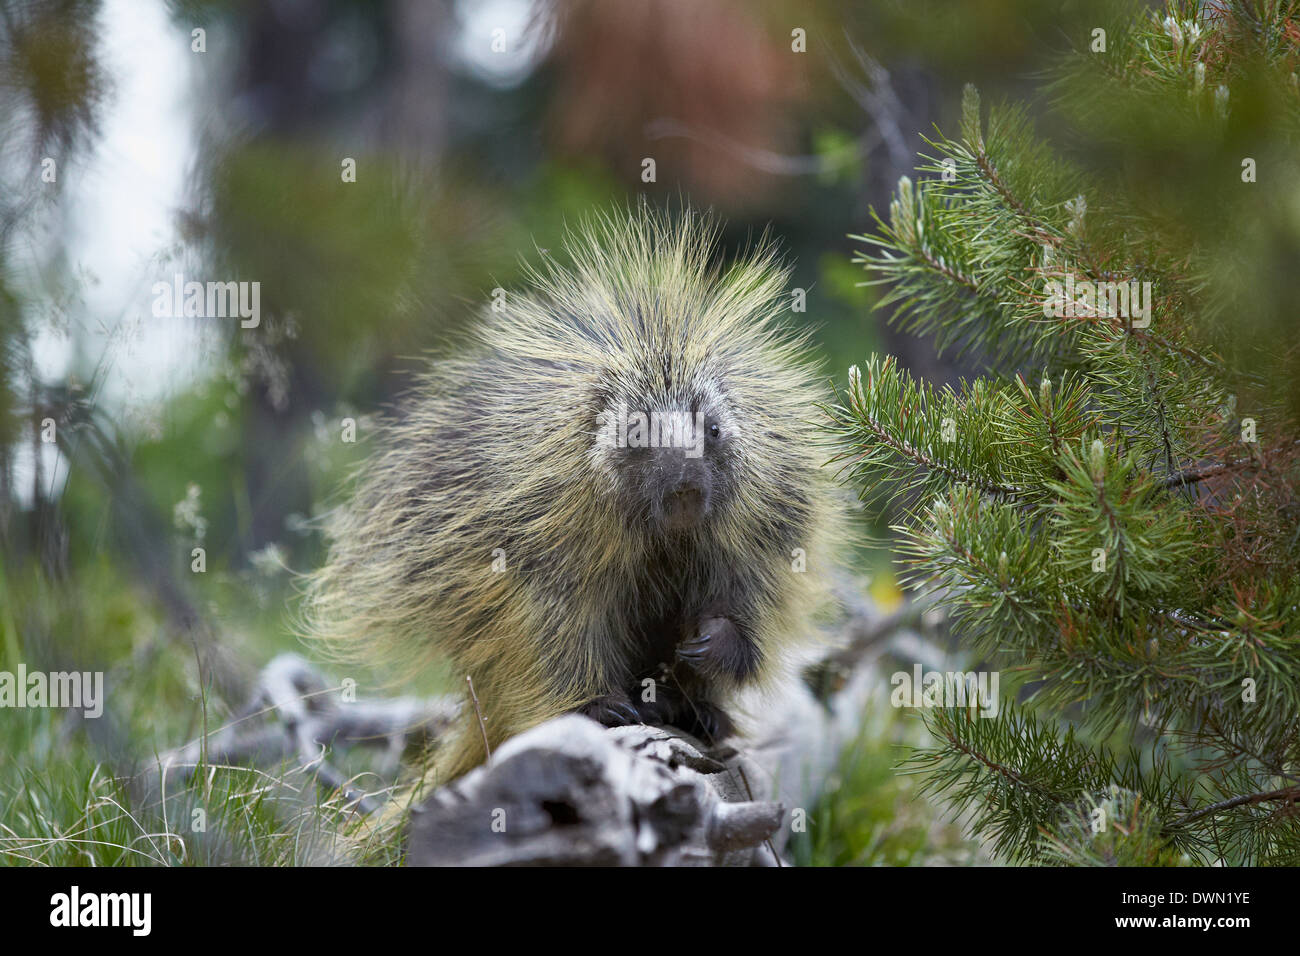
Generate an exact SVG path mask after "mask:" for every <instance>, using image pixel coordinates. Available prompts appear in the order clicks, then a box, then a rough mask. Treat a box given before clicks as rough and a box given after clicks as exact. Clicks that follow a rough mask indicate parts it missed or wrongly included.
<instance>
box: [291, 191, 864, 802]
mask: <svg viewBox="0 0 1300 956" xmlns="http://www.w3.org/2000/svg"><path fill="white" fill-rule="evenodd" d="M717 235H718V227H717V225H716V223H715V222H713V221H712V220H711V219H710V218H709V217H707V216H702V215H700V214H698V213H692V212H690V211H687V212H686V213H685V214H682V215H680V216H677V217H673V216H669V215H667V214H659V213H653V212H647V211H646V210H645V209H644V208H642V209H641V210H638V211H629V212H626V213H616V214H612V215H608V216H598V217H594V218H592V219H591V220H589V221H587V222H586V223H585V224H584V225H582V226H580V227H578V228H576V229H574V230H571V231H570V232H569V233H568V235H567V237H566V240H565V250H564V251H565V255H566V257H567V259H568V260H569V263H570V264H569V265H567V266H566V265H561V264H559V263H558V262H557V261H556V258H557V257H550V256H545V255H543V256H542V265H540V266H537V267H528V268H527V271H526V275H525V279H526V284H527V288H526V290H525V291H523V292H518V293H513V294H509V295H506V296H505V297H504V302H503V304H502V307H501V308H500V309H499V310H495V309H493V310H485V312H484V315H483V316H482V319H481V321H480V322H479V323H478V324H477V325H476V326H475V327H474V329H473V331H472V332H471V333H470V334H469V341H468V342H467V343H465V345H464V347H463V348H461V349H460V350H459V351H457V352H456V353H455V355H454V356H453V357H450V358H447V359H445V360H443V361H438V362H434V363H431V365H430V367H429V368H428V369H427V371H426V372H424V373H423V374H422V376H421V377H420V378H419V380H418V382H417V384H416V385H415V387H414V389H413V391H412V394H411V395H410V396H408V401H407V402H406V405H405V409H404V413H403V414H401V415H400V416H397V417H395V418H393V419H391V420H388V421H386V422H385V423H384V424H383V426H382V431H383V435H382V436H381V441H382V443H383V446H384V450H383V451H382V453H380V454H378V455H377V457H374V458H373V459H372V460H370V461H368V462H366V463H365V464H364V466H363V467H362V468H361V469H360V471H359V472H358V474H357V476H356V477H355V487H354V491H353V496H352V498H351V500H350V502H348V503H347V504H345V505H344V506H342V507H340V508H339V509H337V510H336V511H335V512H334V513H333V515H332V516H331V519H330V521H329V525H328V529H327V534H328V537H329V540H330V544H331V549H330V554H329V558H328V561H327V562H326V564H325V565H324V566H323V568H322V569H321V570H320V571H319V572H318V573H317V574H315V575H314V577H313V578H312V580H311V582H310V585H309V590H308V600H307V602H306V605H305V607H306V609H307V614H308V617H307V622H308V624H307V626H308V632H309V633H310V634H312V635H314V636H319V637H322V638H324V639H326V640H328V641H329V642H331V643H332V644H333V645H335V646H336V647H339V648H341V649H342V650H343V651H344V652H345V653H347V654H348V655H349V656H351V657H354V658H357V659H359V660H361V661H363V662H366V663H369V664H376V663H384V662H386V663H389V664H393V663H397V664H399V665H401V666H402V667H403V668H405V669H408V672H409V668H413V667H419V666H422V665H426V664H428V663H430V662H432V661H433V660H434V659H436V658H444V659H446V660H447V661H449V662H450V664H451V667H452V668H453V673H455V674H456V675H458V676H459V677H460V678H461V679H463V678H464V677H465V676H468V677H469V678H470V679H471V681H472V686H473V689H474V693H475V696H476V697H477V701H478V707H477V709H478V710H479V711H480V712H481V713H482V715H483V718H484V719H483V721H482V727H480V726H479V721H478V719H477V716H476V713H475V708H474V707H470V706H467V707H466V708H465V711H464V717H465V726H464V728H463V729H462V731H461V732H460V733H458V734H457V735H456V737H455V739H454V742H453V743H450V744H449V745H448V746H447V747H446V748H445V749H442V750H440V751H439V752H438V753H437V754H436V755H435V761H434V770H433V772H432V774H431V777H432V779H433V780H435V781H438V782H442V781H446V780H449V779H452V778H454V777H456V776H458V775H460V774H461V773H464V772H465V771H467V770H468V769H470V768H472V767H474V766H476V765H477V764H479V763H481V762H482V761H483V759H484V758H485V740H484V738H485V737H486V741H487V743H488V744H489V745H490V746H491V747H495V746H496V745H497V744H498V743H500V742H501V741H503V740H505V739H506V738H508V737H510V736H512V735H514V734H516V733H518V732H520V731H522V730H525V729H527V728H529V727H531V726H533V725H536V724H538V723H540V722H542V721H544V720H547V719H549V718H551V717H554V716H557V715H559V714H562V713H566V712H570V711H577V712H580V713H584V714H587V715H588V716H591V717H593V718H595V719H596V720H598V721H600V722H602V723H604V724H606V725H610V726H614V725H619V724H626V723H651V724H660V725H670V726H675V727H677V728H680V729H682V730H685V731H687V732H689V733H692V734H694V735H696V736H697V737H700V738H701V739H703V740H705V741H707V742H709V743H713V742H716V741H718V740H720V739H722V738H724V737H726V736H727V735H728V734H729V733H731V732H732V731H733V729H734V725H733V721H732V715H731V713H730V712H729V710H728V709H727V708H726V704H727V700H728V697H729V695H731V694H732V693H733V692H734V691H736V690H738V689H740V688H742V687H745V686H747V685H762V684H763V682H764V681H765V679H768V678H770V677H772V675H774V674H776V673H777V672H778V671H779V670H781V668H782V666H783V663H784V662H785V661H786V660H787V659H788V656H789V651H790V649H791V648H792V647H794V646H797V645H798V644H799V643H800V642H801V641H804V640H806V639H808V638H809V637H810V636H811V635H813V634H814V633H815V626H814V623H813V618H814V616H815V614H816V613H817V611H818V610H819V608H821V607H823V606H825V605H826V602H827V601H828V599H829V588H828V584H827V582H828V581H829V579H830V577H831V573H832V570H833V568H832V565H833V563H834V561H835V560H836V557H837V552H838V549H839V546H840V545H841V543H842V542H843V541H844V540H845V537H846V535H845V534H844V533H843V521H844V517H843V512H842V507H841V506H840V505H839V504H838V503H837V498H836V496H835V492H834V491H833V487H832V481H831V477H830V475H829V474H828V473H827V471H826V470H823V468H822V467H821V465H822V462H823V459H824V457H825V455H824V454H823V450H822V448H821V447H820V445H819V444H818V442H817V441H816V439H815V427H814V426H813V425H811V424H810V423H811V422H812V420H813V418H814V417H815V414H816V404H817V402H818V401H819V400H820V399H822V398H823V397H825V396H824V395H823V393H822V388H823V385H822V380H821V379H820V378H819V376H818V374H817V372H816V371H815V368H814V365H813V364H812V363H811V361H810V360H809V358H808V352H809V349H808V340H807V335H806V333H803V332H796V331H794V330H792V329H791V328H789V327H788V326H786V325H785V324H784V322H783V320H782V315H781V314H782V312H783V311H784V309H785V306H786V303H787V302H788V301H789V297H790V293H789V290H788V289H787V283H788V281H789V269H788V267H787V266H785V265H784V264H783V263H782V261H781V260H780V258H779V255H778V253H777V252H776V251H775V250H774V248H773V246H772V244H771V243H768V242H762V243H759V244H758V245H757V246H755V247H754V248H752V249H750V250H749V251H748V253H747V254H745V255H744V256H742V257H741V258H739V259H738V260H737V261H735V262H733V263H732V264H730V265H727V266H720V265H718V264H716V263H715V262H714V261H713V254H714V251H715V249H716V245H717Z"/></svg>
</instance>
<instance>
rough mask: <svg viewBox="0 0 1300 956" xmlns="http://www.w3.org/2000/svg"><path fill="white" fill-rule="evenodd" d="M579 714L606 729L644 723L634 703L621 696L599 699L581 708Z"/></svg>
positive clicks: (614, 695)
mask: <svg viewBox="0 0 1300 956" xmlns="http://www.w3.org/2000/svg"><path fill="white" fill-rule="evenodd" d="M577 712H578V713H580V714H582V715H583V716H584V717H590V718H591V719H592V720H594V721H596V722H597V723H599V724H602V725H603V726H605V727H623V726H626V725H627V724H640V723H643V722H644V721H643V719H642V717H641V714H640V712H639V711H638V710H637V708H636V706H635V705H634V704H633V703H632V701H631V700H630V699H628V698H627V697H626V696H624V695H620V694H606V695H605V696H604V697H597V698H596V699H595V700H592V701H590V702H588V703H586V704H584V705H582V706H581V707H579V708H578V711H577Z"/></svg>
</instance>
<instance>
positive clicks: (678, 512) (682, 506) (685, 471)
mask: <svg viewBox="0 0 1300 956" xmlns="http://www.w3.org/2000/svg"><path fill="white" fill-rule="evenodd" d="M672 465H674V466H675V467H672V469H671V472H670V473H669V475H667V476H665V477H666V478H667V481H666V482H665V486H666V491H665V493H664V500H663V515H664V521H665V524H667V526H668V527H669V528H671V529H674V530H682V529H684V528H690V527H693V526H695V525H697V524H699V523H700V522H701V521H702V520H704V518H705V517H707V515H708V513H709V483H708V476H707V474H706V473H705V471H704V468H703V466H702V464H701V463H700V462H699V461H696V460H693V459H689V458H682V457H681V456H680V454H679V455H678V456H676V459H675V461H673V462H672Z"/></svg>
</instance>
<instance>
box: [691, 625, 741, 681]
mask: <svg viewBox="0 0 1300 956" xmlns="http://www.w3.org/2000/svg"><path fill="white" fill-rule="evenodd" d="M677 659H678V660H679V661H682V662H683V663H684V664H686V665H687V666H689V667H690V668H691V669H692V670H694V671H695V672H696V673H698V674H701V675H703V676H705V677H723V678H729V679H731V680H738V681H743V680H745V679H746V678H748V677H752V676H753V674H754V672H755V671H757V670H758V651H757V649H756V648H755V647H754V643H753V641H751V640H749V639H748V638H746V637H745V635H744V634H743V633H741V630H740V628H739V627H737V626H736V622H735V621H733V620H731V618H728V617H705V618H701V619H700V622H699V624H698V625H697V626H696V629H695V633H694V635H692V636H690V637H688V638H687V639H686V640H684V641H682V643H680V644H679V645H677Z"/></svg>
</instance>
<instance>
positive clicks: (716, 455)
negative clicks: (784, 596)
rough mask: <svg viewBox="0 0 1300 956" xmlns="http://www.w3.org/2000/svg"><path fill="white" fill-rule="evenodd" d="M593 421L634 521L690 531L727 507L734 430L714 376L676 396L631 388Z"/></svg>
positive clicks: (620, 497)
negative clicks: (701, 385) (706, 381)
mask: <svg viewBox="0 0 1300 956" xmlns="http://www.w3.org/2000/svg"><path fill="white" fill-rule="evenodd" d="M597 421H598V424H599V425H600V430H599V432H598V437H597V444H598V455H599V458H600V460H601V462H602V464H603V466H604V470H605V471H606V473H607V474H609V475H610V476H611V477H612V478H613V482H614V489H615V494H616V496H617V498H618V501H619V504H620V507H621V508H622V509H623V511H624V512H625V513H626V515H627V517H628V520H629V522H630V523H632V524H633V525H634V526H635V525H642V526H645V525H648V526H649V527H650V528H651V529H652V530H654V531H657V532H659V533H681V532H689V531H690V530H692V529H695V528H698V527H700V526H702V525H703V524H705V523H706V522H708V521H711V520H715V519H716V517H717V516H718V514H720V513H721V512H722V510H723V509H725V508H726V507H727V504H728V501H729V499H730V497H731V486H732V480H731V476H732V463H733V460H734V456H735V454H736V451H737V447H736V437H737V435H736V427H735V423H734V419H733V416H732V414H731V410H730V408H729V407H728V405H727V403H726V401H725V398H724V397H723V396H722V394H721V389H719V388H718V387H717V386H716V384H715V383H705V384H704V385H703V387H699V388H694V389H689V390H687V391H686V394H684V395H682V396H681V397H679V398H674V397H671V396H666V395H664V394H662V393H660V394H654V393H653V392H649V391H648V390H642V389H635V388H634V389H630V390H628V391H627V392H625V393H624V394H622V395H620V396H619V397H617V398H615V399H612V400H610V401H608V402H607V403H606V405H605V407H604V409H603V411H602V412H601V413H600V415H598V416H597Z"/></svg>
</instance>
